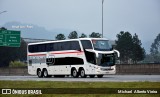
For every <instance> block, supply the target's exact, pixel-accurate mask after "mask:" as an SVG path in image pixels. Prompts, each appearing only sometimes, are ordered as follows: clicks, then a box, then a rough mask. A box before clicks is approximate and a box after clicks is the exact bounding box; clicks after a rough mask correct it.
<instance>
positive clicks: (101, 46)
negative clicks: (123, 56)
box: [92, 40, 112, 51]
mask: <svg viewBox="0 0 160 97" xmlns="http://www.w3.org/2000/svg"><path fill="white" fill-rule="evenodd" d="M92 43H93V47H94V49H95V50H99V51H110V50H111V49H112V46H111V44H110V42H109V40H92Z"/></svg>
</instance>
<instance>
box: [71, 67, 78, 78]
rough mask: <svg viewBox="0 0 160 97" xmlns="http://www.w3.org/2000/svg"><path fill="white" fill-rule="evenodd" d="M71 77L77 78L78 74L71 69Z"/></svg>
mask: <svg viewBox="0 0 160 97" xmlns="http://www.w3.org/2000/svg"><path fill="white" fill-rule="evenodd" d="M72 76H73V77H74V78H77V77H78V72H77V70H76V69H73V70H72Z"/></svg>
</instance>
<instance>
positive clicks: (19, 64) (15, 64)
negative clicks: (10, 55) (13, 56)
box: [9, 61, 27, 67]
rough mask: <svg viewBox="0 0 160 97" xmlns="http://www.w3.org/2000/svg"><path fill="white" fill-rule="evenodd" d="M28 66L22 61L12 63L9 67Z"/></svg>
mask: <svg viewBox="0 0 160 97" xmlns="http://www.w3.org/2000/svg"><path fill="white" fill-rule="evenodd" d="M26 66H27V64H26V63H23V62H20V61H11V62H10V63H9V67H26Z"/></svg>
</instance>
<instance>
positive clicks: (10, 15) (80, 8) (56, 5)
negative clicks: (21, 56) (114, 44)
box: [0, 0, 160, 43]
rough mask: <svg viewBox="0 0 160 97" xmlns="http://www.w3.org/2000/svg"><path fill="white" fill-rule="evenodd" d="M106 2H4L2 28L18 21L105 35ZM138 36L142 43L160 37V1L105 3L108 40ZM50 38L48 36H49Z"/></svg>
mask: <svg viewBox="0 0 160 97" xmlns="http://www.w3.org/2000/svg"><path fill="white" fill-rule="evenodd" d="M101 5H102V0H0V12H2V11H5V10H6V11H7V12H6V13H3V14H0V25H4V24H5V23H7V22H12V21H17V22H21V23H31V24H35V25H38V26H42V27H45V28H46V29H47V30H52V29H70V30H76V31H79V32H80V33H86V34H90V33H91V32H99V33H101V32H102V29H101V28H102V21H101V19H102V18H101V17H102V14H101V12H102V10H101ZM120 31H129V32H131V33H132V34H134V33H137V34H138V36H139V38H140V39H141V40H142V43H146V42H148V41H153V40H154V39H155V37H156V36H157V35H158V33H160V0H104V37H106V38H109V39H112V40H113V39H116V35H117V34H118V33H119V32H120ZM46 37H47V35H46Z"/></svg>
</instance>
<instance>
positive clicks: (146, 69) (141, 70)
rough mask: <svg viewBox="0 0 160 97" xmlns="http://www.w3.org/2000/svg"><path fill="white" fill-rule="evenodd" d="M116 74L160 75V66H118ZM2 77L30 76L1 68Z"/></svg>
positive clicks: (18, 70) (12, 69)
mask: <svg viewBox="0 0 160 97" xmlns="http://www.w3.org/2000/svg"><path fill="white" fill-rule="evenodd" d="M116 74H146V75H150V74H152V75H160V64H117V65H116ZM0 75H4V76H5V75H6V76H7V75H22V76H25V75H29V74H28V69H27V68H26V67H24V68H22V67H21V68H20V67H18V68H0Z"/></svg>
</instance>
